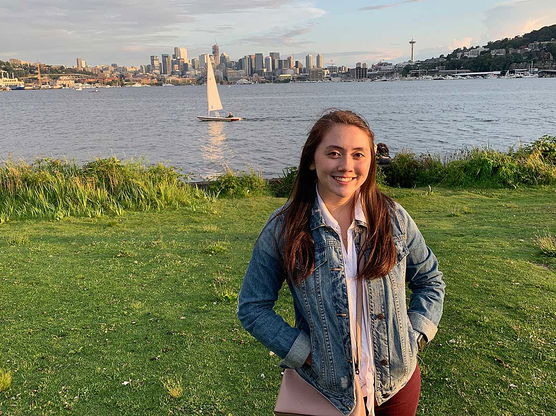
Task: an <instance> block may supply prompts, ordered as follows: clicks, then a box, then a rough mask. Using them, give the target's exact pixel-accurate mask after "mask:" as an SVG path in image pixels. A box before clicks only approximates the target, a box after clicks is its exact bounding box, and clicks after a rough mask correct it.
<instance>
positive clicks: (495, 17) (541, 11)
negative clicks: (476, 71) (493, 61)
mask: <svg viewBox="0 0 556 416" xmlns="http://www.w3.org/2000/svg"><path fill="white" fill-rule="evenodd" d="M483 21H484V25H485V28H486V30H485V31H484V33H483V34H482V35H481V38H480V43H481V44H486V43H487V42H489V41H494V40H498V39H503V38H513V37H514V36H517V35H522V34H524V33H528V32H531V31H532V30H536V29H540V28H541V27H543V26H548V25H552V24H554V22H556V7H554V0H513V1H506V2H501V3H498V4H496V5H495V6H494V7H492V8H490V9H488V10H487V11H486V12H485V14H484V19H483Z"/></svg>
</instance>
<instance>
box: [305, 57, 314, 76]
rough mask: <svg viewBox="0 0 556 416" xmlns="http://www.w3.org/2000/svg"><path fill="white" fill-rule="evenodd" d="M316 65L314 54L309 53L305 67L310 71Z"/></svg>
mask: <svg viewBox="0 0 556 416" xmlns="http://www.w3.org/2000/svg"><path fill="white" fill-rule="evenodd" d="M314 66H315V61H314V58H313V55H307V56H306V57H305V68H306V69H307V72H309V70H310V69H311V68H313V67H314Z"/></svg>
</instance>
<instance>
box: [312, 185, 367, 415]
mask: <svg viewBox="0 0 556 416" xmlns="http://www.w3.org/2000/svg"><path fill="white" fill-rule="evenodd" d="M317 198H318V203H319V209H320V211H321V213H322V218H323V220H324V222H325V224H326V225H328V226H329V227H331V228H332V229H333V230H334V231H336V232H337V233H338V236H339V237H340V243H341V245H342V257H343V259H344V270H345V274H346V285H347V293H348V305H349V327H350V328H349V329H350V333H351V346H352V353H353V354H354V355H355V354H356V349H355V345H356V335H355V334H356V315H357V306H356V305H357V301H356V299H357V252H356V249H355V242H354V232H353V230H354V228H355V220H359V221H362V222H365V223H366V222H367V220H366V218H365V214H364V213H363V208H362V207H361V201H360V200H359V198H358V199H357V201H356V203H355V219H354V220H353V221H352V223H351V225H350V226H349V228H348V231H347V247H345V246H344V242H343V240H342V231H341V229H340V225H339V224H338V221H336V219H335V218H334V217H333V216H332V214H331V213H330V211H328V208H327V207H326V204H325V203H324V201H323V200H322V198H321V196H320V194H319V191H318V189H317ZM363 288H364V291H363V316H362V318H361V320H362V322H361V344H362V345H361V356H360V362H359V382H360V384H361V389H362V391H363V396H367V410H368V411H369V415H374V396H375V395H374V371H375V368H374V364H373V348H372V339H371V337H370V332H369V325H368V319H367V316H368V307H367V290H366V289H367V281H366V280H363Z"/></svg>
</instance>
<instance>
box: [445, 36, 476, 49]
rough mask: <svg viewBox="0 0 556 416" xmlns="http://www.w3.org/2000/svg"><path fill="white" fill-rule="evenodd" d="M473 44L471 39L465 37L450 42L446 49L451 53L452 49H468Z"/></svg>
mask: <svg viewBox="0 0 556 416" xmlns="http://www.w3.org/2000/svg"><path fill="white" fill-rule="evenodd" d="M472 42H473V38H472V37H469V36H468V37H465V38H463V39H452V42H450V44H449V45H448V49H449V50H450V52H451V51H453V50H454V49H458V48H470V47H471V45H472Z"/></svg>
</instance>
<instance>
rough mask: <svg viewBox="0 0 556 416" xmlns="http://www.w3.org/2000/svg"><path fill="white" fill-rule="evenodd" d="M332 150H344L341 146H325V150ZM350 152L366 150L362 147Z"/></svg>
mask: <svg viewBox="0 0 556 416" xmlns="http://www.w3.org/2000/svg"><path fill="white" fill-rule="evenodd" d="M332 149H340V150H345V149H344V148H343V147H342V146H336V145H330V146H326V150H332ZM352 150H354V151H355V150H358V151H362V150H366V149H365V148H364V147H354V148H353V149H352Z"/></svg>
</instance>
